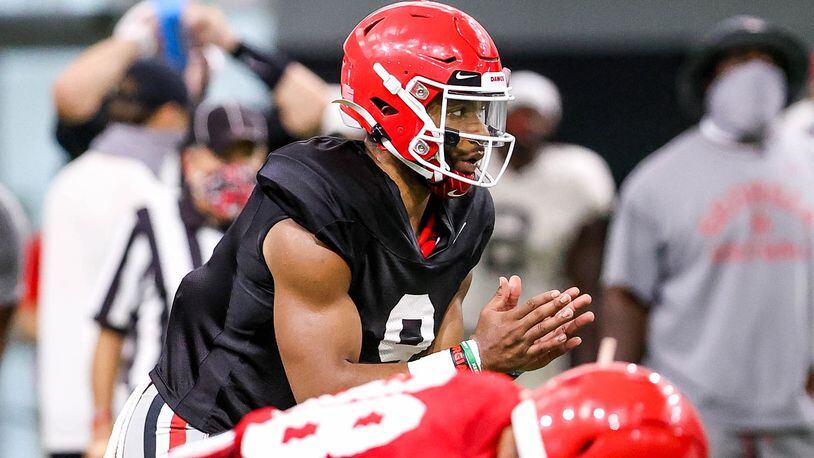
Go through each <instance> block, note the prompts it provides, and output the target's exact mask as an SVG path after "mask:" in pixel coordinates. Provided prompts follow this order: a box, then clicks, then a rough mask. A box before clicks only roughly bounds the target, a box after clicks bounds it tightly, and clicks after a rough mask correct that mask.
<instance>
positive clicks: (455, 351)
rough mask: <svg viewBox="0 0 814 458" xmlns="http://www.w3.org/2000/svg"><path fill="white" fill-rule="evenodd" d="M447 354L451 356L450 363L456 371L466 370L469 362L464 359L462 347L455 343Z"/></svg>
mask: <svg viewBox="0 0 814 458" xmlns="http://www.w3.org/2000/svg"><path fill="white" fill-rule="evenodd" d="M449 354H450V356H451V357H452V364H454V365H455V369H456V370H458V371H468V370H470V369H469V363H468V362H467V361H466V355H465V354H464V350H463V348H461V346H460V345H455V346H454V347H452V348H450V349H449Z"/></svg>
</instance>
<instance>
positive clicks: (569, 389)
mask: <svg viewBox="0 0 814 458" xmlns="http://www.w3.org/2000/svg"><path fill="white" fill-rule="evenodd" d="M512 427H513V429H514V436H515V441H516V443H517V449H518V452H519V454H520V457H521V458H526V457H547V458H566V457H568V458H571V457H583V458H590V457H621V456H653V457H656V456H657V457H660V458H703V457H706V456H707V453H708V452H707V448H708V447H707V439H706V434H705V433H704V428H703V425H702V424H701V419H700V417H699V415H698V412H696V410H695V408H694V407H693V406H692V405H691V404H690V402H689V401H688V400H687V398H685V397H684V395H682V394H681V393H679V392H678V389H677V388H676V387H675V386H674V385H672V384H671V383H670V382H669V381H667V380H665V379H664V378H663V377H661V376H660V375H659V374H657V373H655V372H652V371H650V370H648V369H645V368H643V367H641V366H637V365H635V364H627V363H611V364H608V365H599V364H588V365H584V366H580V367H578V368H575V369H572V370H569V371H567V372H564V373H562V374H561V375H559V376H557V377H554V378H553V379H551V380H550V381H548V383H546V384H545V385H543V386H542V387H540V388H538V389H537V390H534V391H533V392H531V395H530V397H529V398H528V399H526V400H524V401H522V402H521V403H520V404H519V405H518V406H517V407H516V408H515V409H514V411H513V413H512Z"/></svg>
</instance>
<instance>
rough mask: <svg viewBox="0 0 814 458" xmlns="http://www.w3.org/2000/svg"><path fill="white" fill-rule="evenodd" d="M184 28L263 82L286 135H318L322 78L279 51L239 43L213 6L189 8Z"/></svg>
mask: <svg viewBox="0 0 814 458" xmlns="http://www.w3.org/2000/svg"><path fill="white" fill-rule="evenodd" d="M184 25H185V27H186V28H187V29H188V30H189V31H190V33H191V34H192V36H194V37H195V40H196V41H197V42H198V43H199V44H201V45H207V44H211V45H214V46H217V47H219V48H221V49H222V50H224V51H225V52H227V53H229V54H231V55H232V56H233V57H235V58H236V59H237V60H239V61H240V62H242V63H243V64H245V65H246V67H247V68H248V69H249V70H251V71H252V72H253V73H254V74H255V75H256V76H257V77H258V78H259V79H260V80H261V81H263V83H264V84H265V85H266V87H268V90H269V91H270V92H271V93H272V94H273V97H274V106H275V107H276V109H277V112H278V113H279V117H280V121H281V123H282V125H283V128H285V130H286V132H288V134H289V135H292V136H294V137H298V138H307V137H310V136H312V135H315V134H317V133H318V132H319V129H320V127H321V124H322V119H323V113H324V111H325V109H326V107H327V106H328V104H329V103H330V91H329V88H328V84H327V83H326V82H325V81H324V80H323V79H322V78H320V77H319V76H317V75H316V74H315V73H314V72H312V71H311V70H309V69H308V68H306V67H305V66H304V65H302V64H300V63H299V62H295V61H292V60H290V59H289V58H288V57H286V56H285V55H283V54H282V53H280V52H274V51H271V52H269V51H262V50H259V49H256V48H255V47H253V46H252V45H250V44H248V43H246V42H244V41H242V40H241V39H240V38H239V37H238V36H237V35H236V34H235V33H234V31H233V29H232V28H231V26H230V25H229V22H228V21H227V19H226V16H225V15H224V14H223V12H222V11H221V10H219V9H218V8H216V7H213V6H209V5H195V4H193V5H190V6H189V7H188V8H187V10H186V11H185V12H184Z"/></svg>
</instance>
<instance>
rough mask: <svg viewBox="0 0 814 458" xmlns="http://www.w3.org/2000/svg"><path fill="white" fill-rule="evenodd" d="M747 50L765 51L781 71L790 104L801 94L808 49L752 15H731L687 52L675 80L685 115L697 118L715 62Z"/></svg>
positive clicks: (793, 37) (784, 30) (702, 105)
mask: <svg viewBox="0 0 814 458" xmlns="http://www.w3.org/2000/svg"><path fill="white" fill-rule="evenodd" d="M747 49H756V50H761V51H765V52H766V53H768V54H769V55H771V56H772V57H773V58H774V59H775V61H776V62H777V65H778V66H780V68H782V69H783V71H784V72H785V74H786V79H787V81H788V93H789V94H788V100H787V103H791V102H793V101H794V100H796V99H797V98H799V97H800V95H801V94H802V91H803V89H804V88H805V82H806V78H807V76H806V72H807V70H808V48H807V47H806V45H805V44H804V43H803V41H802V40H800V39H799V38H798V37H796V36H795V35H794V34H792V33H791V32H790V31H788V30H786V29H783V28H781V27H779V26H777V25H775V24H772V23H770V22H767V21H766V20H764V19H761V18H759V17H754V16H734V17H731V18H728V19H725V20H723V21H721V22H720V23H718V24H717V25H716V26H715V27H714V28H713V29H712V31H711V32H710V33H709V34H707V35H706V36H705V37H704V38H703V39H702V40H701V41H700V42H699V43H697V44H696V46H695V48H694V49H693V50H692V52H691V53H690V55H689V57H688V58H687V60H686V61H685V63H684V66H683V67H682V69H681V72H680V74H679V78H678V90H679V96H680V99H681V102H682V103H683V104H684V108H685V109H686V110H687V112H688V114H690V115H691V116H693V117H699V116H701V115H702V114H703V111H704V96H705V92H706V89H707V85H708V84H709V82H710V81H709V80H710V78H711V76H712V72H713V71H714V69H715V67H716V65H717V64H718V62H720V61H721V59H723V58H725V57H726V56H727V55H728V54H730V53H732V52H735V51H739V50H747Z"/></svg>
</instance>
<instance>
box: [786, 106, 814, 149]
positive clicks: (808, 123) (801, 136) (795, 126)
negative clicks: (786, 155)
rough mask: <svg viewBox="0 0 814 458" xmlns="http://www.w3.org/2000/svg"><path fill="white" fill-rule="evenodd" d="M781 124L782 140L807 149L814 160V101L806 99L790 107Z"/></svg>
mask: <svg viewBox="0 0 814 458" xmlns="http://www.w3.org/2000/svg"><path fill="white" fill-rule="evenodd" d="M779 124H780V127H779V128H780V135H781V140H782V141H785V142H786V144H787V145H789V146H791V147H793V148H803V149H805V150H806V151H807V152H808V153H810V154H811V155H812V159H814V100H812V99H810V98H806V99H803V100H801V101H799V102H797V103H795V104H794V105H792V106H790V107H789V108H788V109H787V110H786V112H785V113H784V114H783V116H782V118H781V120H780V123H779Z"/></svg>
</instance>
